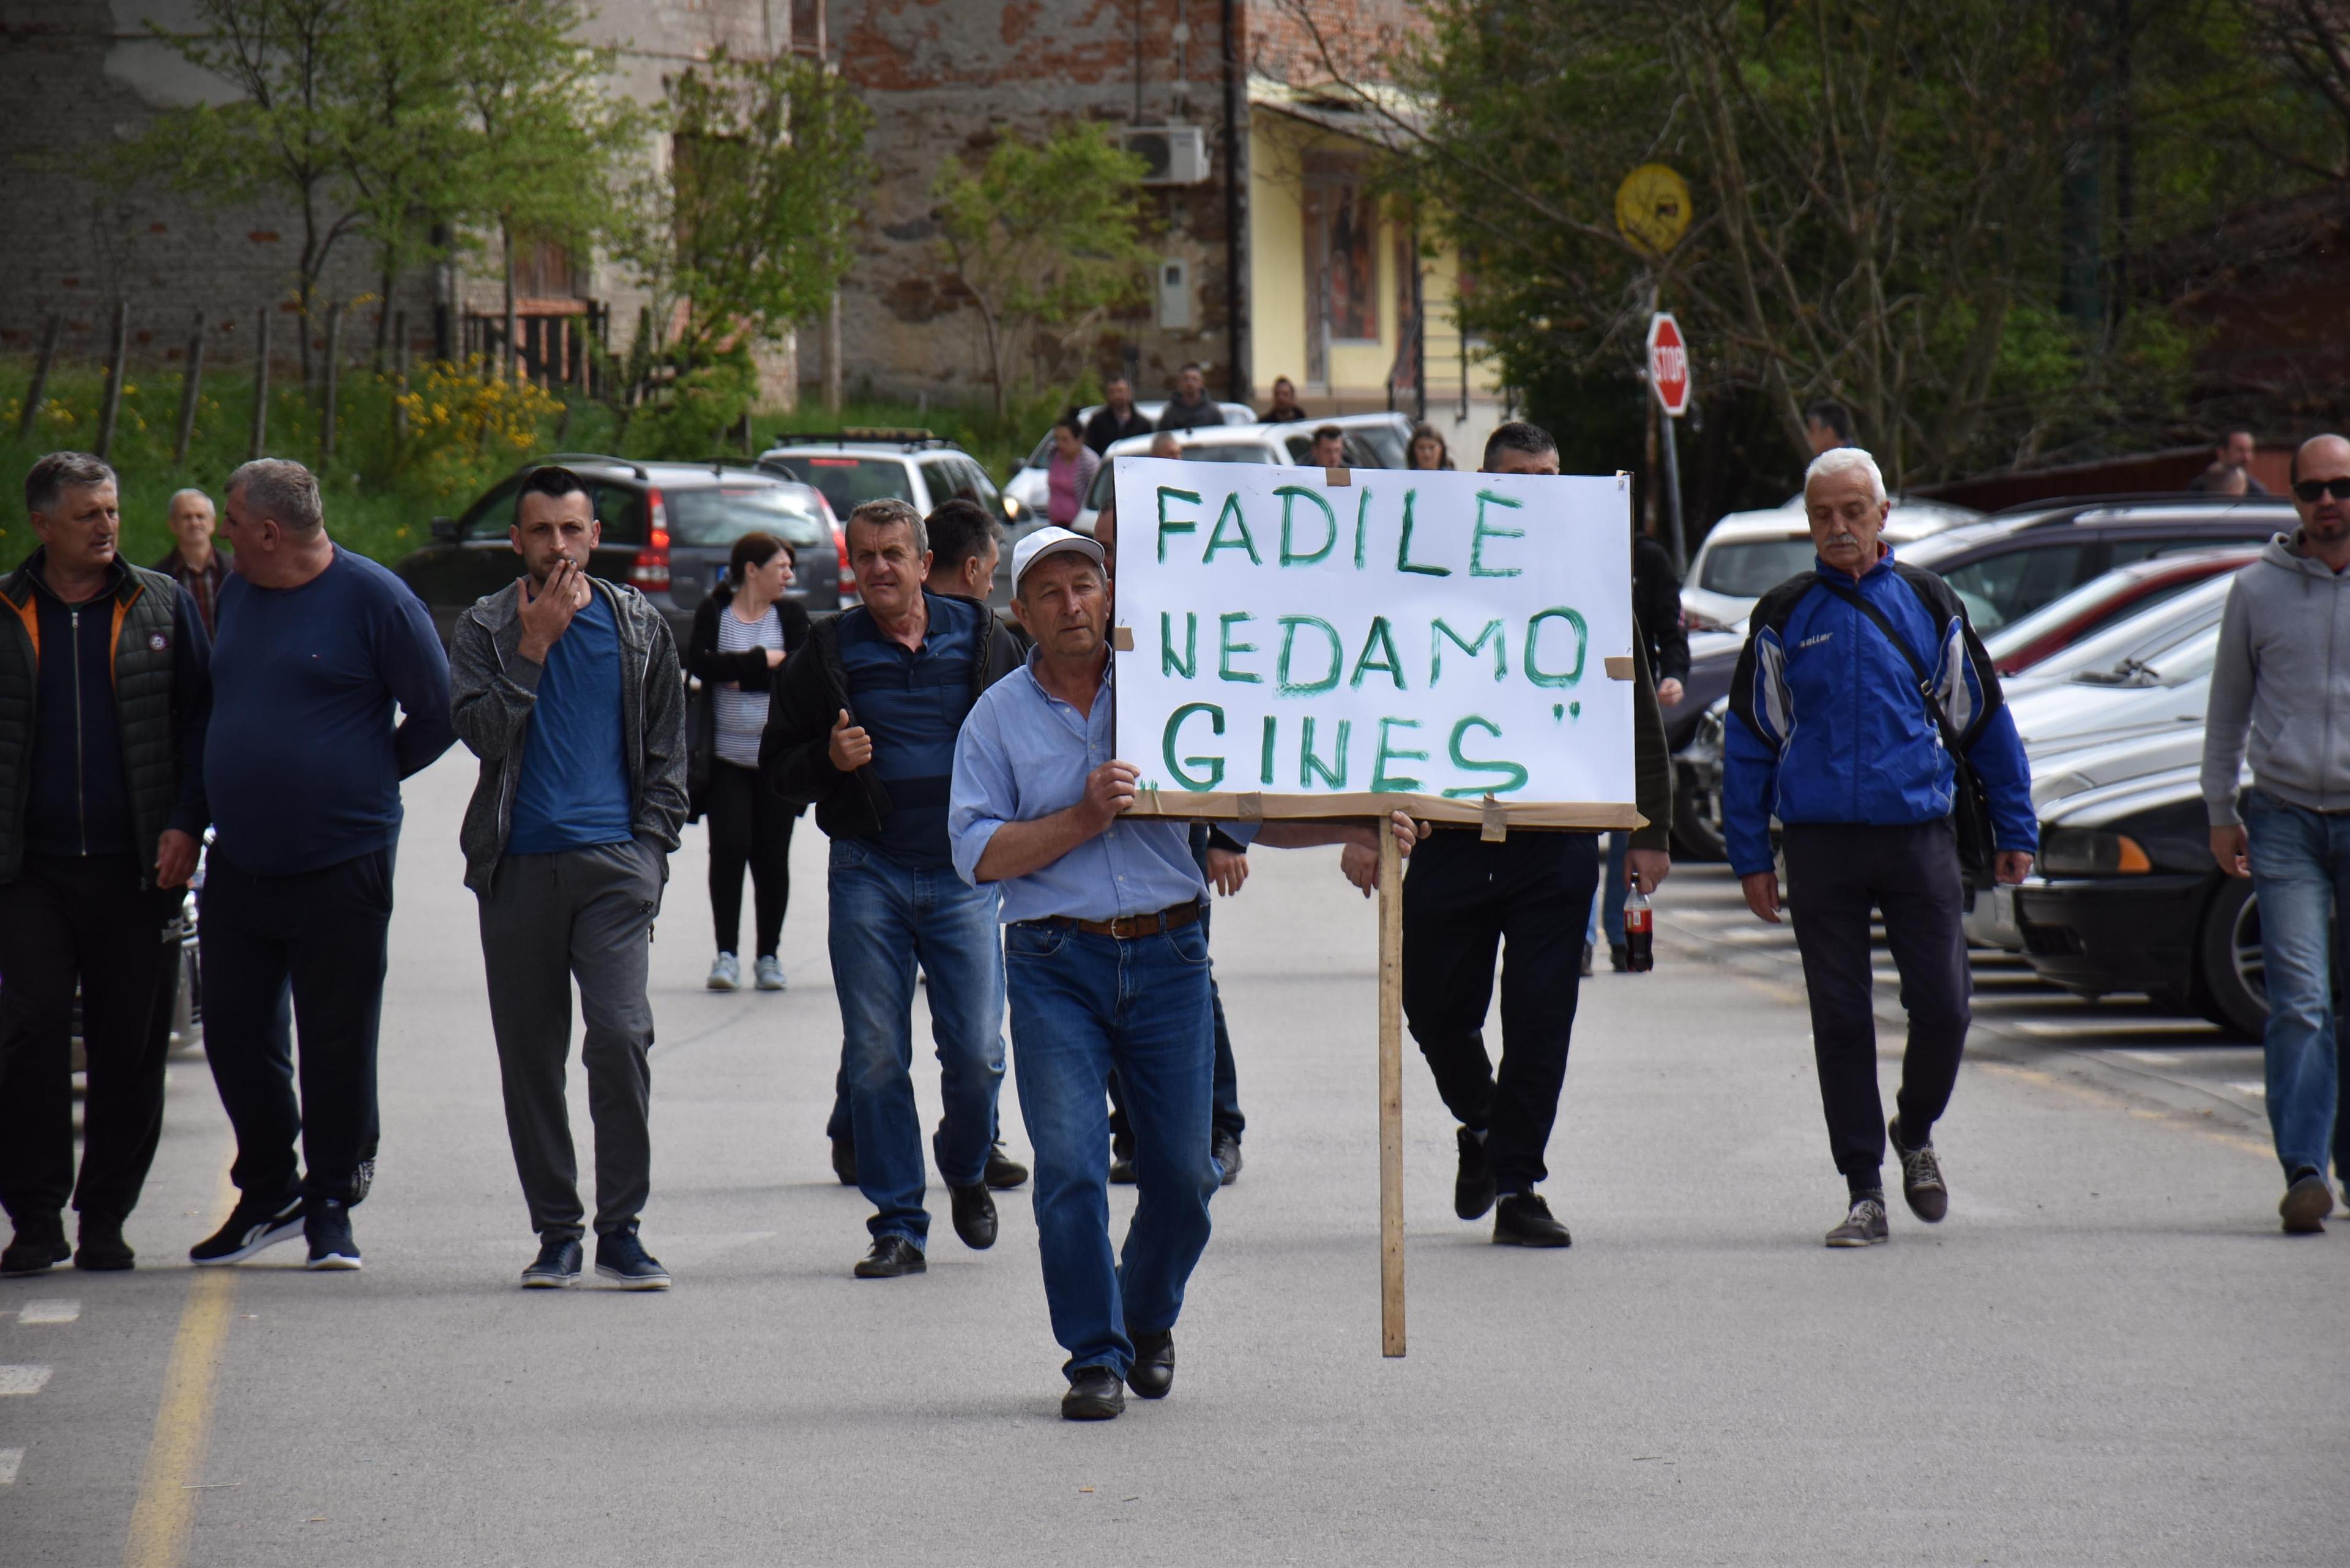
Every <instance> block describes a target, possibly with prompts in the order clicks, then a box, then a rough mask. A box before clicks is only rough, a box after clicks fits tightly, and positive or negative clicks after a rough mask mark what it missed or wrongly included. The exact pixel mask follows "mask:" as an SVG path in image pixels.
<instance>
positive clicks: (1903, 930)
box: [1722, 447, 2039, 1247]
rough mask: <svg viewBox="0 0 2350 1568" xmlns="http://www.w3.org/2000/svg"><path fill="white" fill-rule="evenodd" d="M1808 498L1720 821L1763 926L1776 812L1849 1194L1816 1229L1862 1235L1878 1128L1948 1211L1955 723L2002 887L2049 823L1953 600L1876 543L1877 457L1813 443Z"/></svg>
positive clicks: (1765, 630)
mask: <svg viewBox="0 0 2350 1568" xmlns="http://www.w3.org/2000/svg"><path fill="white" fill-rule="evenodd" d="M1891 510H1892V507H1891V504H1890V503H1889V502H1888V501H1887V497H1886V493H1885V480H1884V477H1883V476H1882V475H1881V474H1880V473H1879V472H1877V461H1876V459H1874V458H1872V457H1871V456H1869V454H1868V453H1867V452H1863V451H1861V450H1860V449H1859V448H1857V447H1830V448H1828V449H1827V450H1826V451H1825V452H1822V453H1821V454H1820V455H1819V456H1818V457H1816V458H1814V459H1813V461H1812V465H1811V468H1810V469H1809V471H1808V472H1806V473H1805V474H1804V512H1805V514H1806V515H1807V516H1808V517H1809V519H1810V521H1811V528H1812V542H1813V545H1814V547H1815V549H1816V550H1817V551H1818V561H1817V563H1816V565H1815V566H1814V569H1813V570H1811V571H1808V572H1805V573H1804V574H1802V575H1801V576H1794V577H1791V578H1789V579H1788V580H1787V581H1785V582H1783V583H1782V584H1780V585H1779V586H1778V587H1775V588H1773V589H1772V590H1771V591H1770V592H1769V593H1767V594H1765V595H1763V597H1762V599H1761V600H1760V602H1758V603H1757V604H1756V605H1755V607H1754V613H1753V616H1752V621H1751V625H1752V632H1751V633H1750V635H1749V636H1748V638H1747V639H1746V648H1745V650H1744V651H1743V652H1742V653H1741V654H1740V655H1739V659H1738V674H1737V677H1736V679H1735V680H1734V681H1733V682H1732V684H1731V689H1730V714H1731V717H1730V723H1729V725H1728V734H1727V737H1726V744H1725V752H1726V756H1725V760H1724V767H1723V777H1722V815H1723V826H1724V828H1725V836H1726V837H1727V838H1728V839H1729V841H1730V865H1731V870H1733V871H1735V872H1737V873H1738V877H1739V880H1740V882H1741V884H1742V887H1743V889H1744V891H1745V895H1746V903H1747V907H1748V908H1749V909H1752V910H1753V912H1754V914H1755V916H1756V917H1757V918H1758V919H1763V920H1767V921H1769V922H1771V923H1772V924H1773V925H1775V924H1777V923H1778V921H1779V918H1780V899H1779V877H1778V873H1777V871H1776V869H1775V868H1774V867H1773V855H1772V846H1771V832H1770V823H1771V819H1772V818H1773V816H1775V817H1777V818H1778V819H1779V821H1780V822H1781V823H1783V825H1784V833H1783V845H1784V848H1785V853H1786V857H1787V888H1788V894H1789V898H1790V900H1791V901H1792V902H1793V903H1794V906H1795V909H1796V910H1797V911H1798V916H1797V919H1796V921H1795V945H1796V947H1797V948H1798V949H1799V950H1801V952H1802V953H1803V959H1804V989H1805V991H1806V992H1809V994H1810V997H1811V1008H1812V1048H1813V1051H1814V1054H1815V1055H1816V1057H1817V1058H1818V1064H1819V1078H1820V1097H1821V1100H1822V1103H1823V1105H1824V1106H1825V1110H1826V1113H1827V1123H1828V1145H1829V1147H1830V1149H1831V1150H1832V1151H1833V1152H1834V1154H1835V1165H1836V1169H1837V1170H1838V1171H1839V1172H1841V1173H1842V1174H1843V1176H1844V1179H1845V1184H1846V1190H1847V1195H1848V1197H1847V1201H1848V1206H1847V1210H1846V1215H1845V1218H1844V1220H1842V1222H1840V1223H1839V1224H1837V1225H1836V1226H1835V1228H1834V1229H1833V1230H1831V1231H1829V1232H1828V1234H1827V1244H1828V1245H1829V1246H1831V1247H1866V1246H1868V1245H1870V1244H1871V1243H1873V1242H1877V1241H1884V1240H1885V1239H1886V1238H1887V1233H1888V1232H1887V1224H1886V1215H1885V1188H1884V1179H1883V1177H1882V1175H1881V1174H1880V1170H1881V1168H1882V1166H1883V1165H1884V1162H1885V1150H1886V1145H1887V1143H1888V1142H1890V1143H1891V1145H1892V1147H1893V1153H1894V1155H1895V1157H1896V1158H1898V1159H1899V1160H1900V1162H1901V1190H1902V1195H1903V1197H1904V1198H1906V1199H1908V1204H1909V1210H1910V1212H1912V1213H1913V1214H1915V1215H1917V1216H1918V1219H1920V1220H1925V1221H1927V1222H1928V1223H1929V1224H1931V1223H1934V1222H1937V1221H1939V1220H1941V1218H1942V1217H1943V1215H1944V1214H1945V1213H1947V1212H1948V1211H1949V1209H1950V1190H1949V1188H1948V1187H1947V1185H1946V1184H1945V1182H1944V1180H1943V1177H1942V1170H1941V1163H1940V1160H1939V1157H1938V1156H1937V1155H1936V1153H1935V1150H1934V1143H1933V1132H1934V1123H1935V1122H1936V1121H1937V1120H1938V1119H1939V1117H1940V1116H1941V1115H1942V1112H1943V1110H1944V1109H1945V1108H1946V1107H1947V1106H1949V1105H1950V1091H1951V1088H1952V1087H1953V1085H1955V1084H1956V1083H1957V1081H1958V1075H1959V1058H1960V1053H1961V1052H1962V1051H1963V1050H1964V1049H1965V1046H1966V1039H1967V1027H1968V1024H1969V1023H1970V1017H1971V1014H1970V1010H1969V1007H1968V1001H1967V998H1968V992H1969V989H1970V984H1971V979H1970V971H1969V969H1968V965H1967V949H1966V936H1965V933H1964V931H1963V930H1962V929H1960V917H1961V915H1962V913H1963V908H1964V898H1965V891H1964V889H1965V883H1964V880H1963V877H1962V875H1961V872H1960V866H1959V856H1958V841H1957V837H1956V832H1955V829H1954V826H1953V824H1952V821H1951V812H1952V807H1953V805H1954V803H1955V802H1956V791H1957V788H1958V784H1959V782H1960V781H1959V780H1958V777H1957V769H1956V764H1955V763H1954V761H1953V760H1952V757H1951V755H1950V749H1949V746H1948V744H1947V743H1946V742H1945V740H1944V734H1945V732H1946V731H1947V732H1948V733H1950V735H1952V736H1955V737H1956V739H1957V742H1958V744H1959V745H1960V747H1961V748H1962V749H1963V750H1964V752H1965V753H1966V757H1967V760H1968V762H1969V763H1970V764H1971V765H1972V768H1973V770H1974V772H1975V773H1976V774H1977V775H1978V776H1979V777H1980V778H1981V780H1982V782H1983V784H1984V785H1985V786H1986V787H1987V789H1988V791H1989V793H1990V796H1991V826H1992V827H1993V830H1994V834H1995V842H1996V846H1997V851H1998V853H1997V863H1996V875H1997V876H1998V878H1999V880H2001V881H2002V882H2011V883H2012V882H2021V881H2022V880H2023V878H2024V877H2025V875H2026V874H2027V873H2028V872H2029V871H2030V870H2031V868H2032V856H2033V849H2034V847H2035V846H2036V845H2037V843H2038V830H2039V822H2038V818H2037V816H2036V815H2034V813H2033V808H2032V777H2031V769H2030V767H2029V765H2028V764H2027V763H2026V762H2025V760H2024V755H2023V743H2022V741H2021V740H2020V739H2019V738H2018V737H2017V735H2016V731H2015V719H2014V716H2013V715H2012V714H2011V713H2010V712H2009V711H2007V709H2006V707H2005V706H2004V705H2003V704H2002V701H2001V700H2000V688H1999V674H1998V672H1997V671H1996V670H1993V669H1992V668H1991V659H1990V657H1989V656H1988V655H1987V654H1985V653H1984V652H1983V649H1982V644H1981V641H1980V640H1978V639H1977V638H1976V637H1975V633H1974V628H1973V627H1972V626H1971V625H1970V623H1969V622H1968V619H1967V613H1966V607H1965V605H1964V604H1963V603H1962V602H1961V601H1960V598H1959V597H1958V595H1957V594H1956V593H1954V592H1953V591H1952V590H1951V589H1950V586H1949V585H1948V584H1946V583H1944V582H1943V581H1942V579H1941V578H1939V577H1938V576H1934V574H1933V573H1931V572H1929V571H1926V570H1924V569H1923V568H1921V567H1918V566H1905V565H1902V564H1900V563H1898V562H1897V561H1896V560H1895V559H1894V557H1893V551H1892V549H1891V547H1890V546H1888V545H1886V544H1884V543H1883V541H1882V540H1880V539H1879V538H1878V534H1879V532H1880V531H1881V530H1882V529H1883V527H1884V526H1885V518H1886V515H1887V513H1888V512H1890V511H1891ZM1897 639H1898V640H1897ZM1921 671H1922V672H1923V673H1920V672H1921ZM1872 907H1873V908H1875V909H1878V910H1881V911H1882V912H1883V914H1884V917H1885V942H1886V946H1887V949H1888V950H1890V951H1891V953H1892V956H1893V962H1894V967H1895V968H1897V969H1898V970H1899V971H1900V972H1901V1000H1902V1005H1903V1006H1904V1007H1905V1008H1906V1009H1907V1010H1908V1014H1909V1042H1908V1050H1907V1051H1906V1052H1905V1053H1904V1054H1903V1057H1902V1064H1901V1092H1900V1095H1899V1096H1898V1102H1897V1111H1896V1114H1895V1116H1894V1117H1893V1119H1892V1121H1891V1122H1889V1123H1888V1122H1887V1121H1886V1120H1885V1119H1884V1109H1883V1105H1882V1103H1881V1102H1880V1100H1879V1099H1878V1097H1877V1013H1876V989H1875V978H1874V975H1873V974H1872V972H1871V966H1870V961H1869V911H1870V909H1871V908H1872Z"/></svg>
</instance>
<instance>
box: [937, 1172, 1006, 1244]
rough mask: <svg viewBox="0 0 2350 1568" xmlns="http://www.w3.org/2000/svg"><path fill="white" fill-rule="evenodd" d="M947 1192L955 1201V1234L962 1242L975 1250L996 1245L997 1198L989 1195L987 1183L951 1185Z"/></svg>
mask: <svg viewBox="0 0 2350 1568" xmlns="http://www.w3.org/2000/svg"><path fill="white" fill-rule="evenodd" d="M947 1193H948V1195H949V1197H950V1198H951V1200H952V1202H953V1207H954V1228H955V1234H956V1235H958V1236H960V1237H962V1244H963V1245H964V1246H966V1247H969V1248H970V1249H971V1250H972V1251H974V1252H984V1251H987V1250H988V1249H989V1248H990V1247H993V1246H994V1245H995V1199H993V1198H990V1197H989V1196H988V1195H987V1183H985V1182H984V1181H982V1182H980V1183H978V1184H977V1185H976V1186H972V1187H950V1188H948V1189H947Z"/></svg>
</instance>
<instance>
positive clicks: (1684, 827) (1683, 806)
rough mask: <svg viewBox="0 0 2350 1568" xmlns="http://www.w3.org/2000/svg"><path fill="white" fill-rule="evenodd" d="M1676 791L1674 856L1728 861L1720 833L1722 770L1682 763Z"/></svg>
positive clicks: (1674, 793) (1725, 847) (1674, 798)
mask: <svg viewBox="0 0 2350 1568" xmlns="http://www.w3.org/2000/svg"><path fill="white" fill-rule="evenodd" d="M1678 772H1679V778H1678V780H1677V781H1676V787H1675V789H1674V790H1673V858H1674V859H1676V860H1727V859H1729V858H1730V846H1729V844H1728V842H1727V841H1726V840H1725V839H1724V838H1723V837H1722V835H1721V769H1720V768H1718V767H1716V768H1696V767H1691V766H1690V765H1689V764H1687V763H1683V764H1681V766H1680V767H1679V770H1678Z"/></svg>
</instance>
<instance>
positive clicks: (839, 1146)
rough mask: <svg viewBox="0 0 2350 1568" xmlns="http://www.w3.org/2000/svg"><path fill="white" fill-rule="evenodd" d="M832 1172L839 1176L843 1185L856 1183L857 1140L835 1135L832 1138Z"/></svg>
mask: <svg viewBox="0 0 2350 1568" xmlns="http://www.w3.org/2000/svg"><path fill="white" fill-rule="evenodd" d="M832 1173H833V1175H835V1176H837V1177H838V1178H840V1184H841V1185H842V1186H843V1187H854V1186H856V1185H857V1140H856V1139H855V1138H850V1137H837V1138H835V1139H833V1140H832Z"/></svg>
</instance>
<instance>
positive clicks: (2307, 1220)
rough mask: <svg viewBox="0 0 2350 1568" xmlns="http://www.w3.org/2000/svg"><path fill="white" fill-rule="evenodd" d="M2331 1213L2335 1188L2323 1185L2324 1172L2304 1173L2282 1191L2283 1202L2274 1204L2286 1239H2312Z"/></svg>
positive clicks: (2304, 1171)
mask: <svg viewBox="0 0 2350 1568" xmlns="http://www.w3.org/2000/svg"><path fill="white" fill-rule="evenodd" d="M2333 1212H2334V1189H2332V1188H2330V1187H2328V1186H2326V1185H2325V1177H2324V1173H2323V1172H2320V1171H2315V1170H2306V1169H2304V1170H2303V1171H2301V1172H2299V1173H2298V1174H2297V1175H2295V1176H2294V1177H2293V1185H2292V1186H2290V1187H2288V1188H2286V1189H2284V1199H2283V1200H2282V1202H2280V1203H2278V1205H2277V1213H2278V1214H2279V1215H2281V1216H2282V1218H2283V1220H2284V1229H2285V1233H2286V1234H2287V1235H2289V1236H2314V1235H2316V1234H2317V1233H2318V1232H2319V1231H2323V1230H2324V1229H2325V1217H2326V1216H2327V1215H2329V1214H2331V1213H2333Z"/></svg>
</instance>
